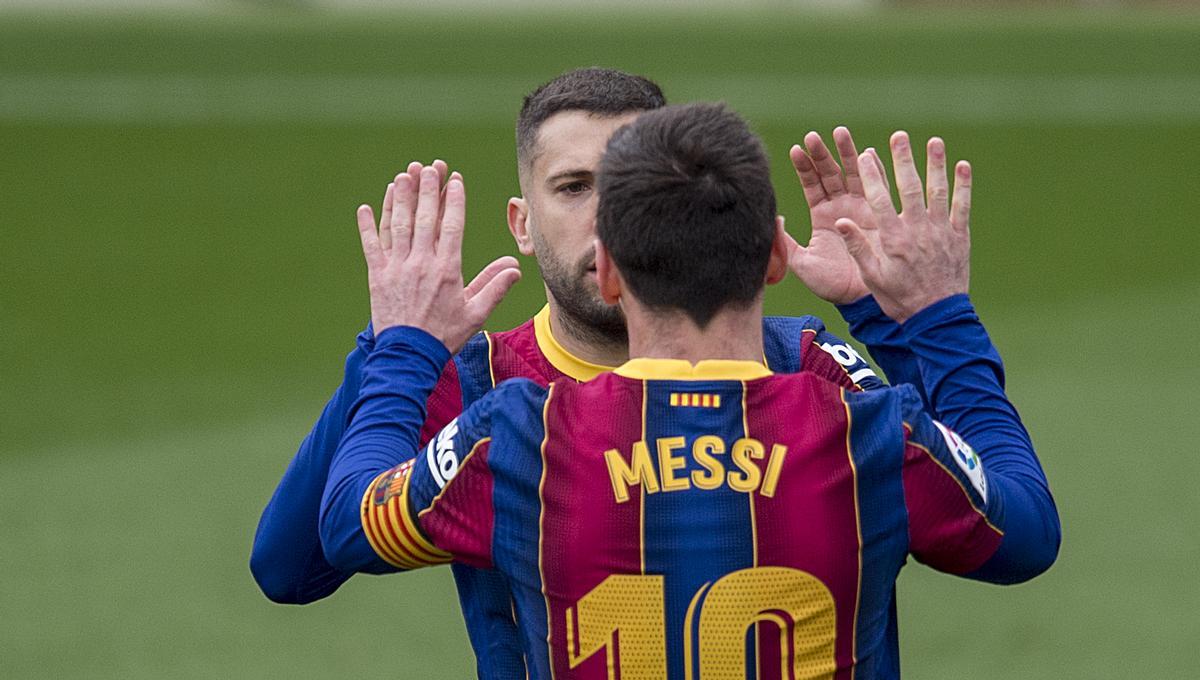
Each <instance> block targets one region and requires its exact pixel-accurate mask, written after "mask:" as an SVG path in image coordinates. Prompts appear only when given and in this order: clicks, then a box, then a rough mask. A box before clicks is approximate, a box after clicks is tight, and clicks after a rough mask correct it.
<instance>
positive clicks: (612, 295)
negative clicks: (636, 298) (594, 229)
mask: <svg viewBox="0 0 1200 680" xmlns="http://www.w3.org/2000/svg"><path fill="white" fill-rule="evenodd" d="M595 248H596V281H597V282H598V283H599V284H600V297H601V298H602V299H603V300H604V301H605V302H606V303H608V304H610V305H615V304H617V303H618V302H620V301H621V275H620V273H618V272H617V268H616V267H614V266H613V261H612V256H611V255H609V254H608V250H607V249H606V248H605V247H604V244H603V243H601V242H600V239H596V242H595Z"/></svg>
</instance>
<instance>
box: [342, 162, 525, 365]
mask: <svg viewBox="0 0 1200 680" xmlns="http://www.w3.org/2000/svg"><path fill="white" fill-rule="evenodd" d="M444 173H445V168H444V165H443V167H442V168H441V169H438V168H435V167H434V166H426V167H421V166H420V165H419V164H417V167H415V168H414V167H413V166H411V165H410V166H409V169H408V171H406V172H403V173H401V174H399V175H397V176H396V179H395V181H394V182H393V183H392V184H391V185H390V186H389V190H388V192H387V199H388V200H385V203H384V207H383V210H382V219H380V222H379V228H378V231H376V226H375V224H376V223H375V215H374V213H373V212H372V210H371V207H370V206H368V205H362V206H359V208H358V233H359V236H360V237H361V240H362V248H363V255H364V257H365V258H366V260H367V280H368V282H369V285H370V291H371V323H372V326H373V327H374V329H375V334H376V335H379V334H380V333H382V332H383V331H385V330H387V329H388V328H391V327H393V326H414V327H417V328H421V329H423V330H425V331H426V332H428V333H429V334H430V335H432V336H434V337H435V338H437V339H438V340H440V341H441V342H442V344H444V345H446V347H447V348H448V349H449V350H450V351H451V352H457V351H458V350H459V349H461V348H462V346H463V345H464V344H466V341H467V340H468V339H469V338H470V337H471V336H472V335H474V334H475V333H476V332H478V331H479V329H480V328H482V327H483V323H484V322H485V321H486V320H487V317H488V315H489V314H491V312H492V310H493V309H495V308H496V305H498V304H500V300H501V299H502V298H503V297H504V295H505V294H506V293H507V292H508V290H509V289H510V288H512V286H513V284H515V283H516V282H517V280H518V279H520V278H521V272H520V269H518V266H517V261H516V259H515V258H513V257H508V256H505V257H501V258H498V259H496V260H495V261H493V262H492V263H491V264H489V265H488V266H487V267H484V269H483V271H481V272H480V273H479V275H478V276H476V277H475V279H474V280H472V281H471V283H470V285H468V286H466V287H464V286H463V279H462V236H463V230H464V228H465V226H466V189H465V187H464V186H463V180H462V177H461V176H460V175H459V174H458V173H453V174H451V175H450V179H449V181H447V182H446V185H445V189H444V190H442V189H441V180H440V176H444ZM385 232H386V236H385Z"/></svg>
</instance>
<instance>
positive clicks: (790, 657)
mask: <svg viewBox="0 0 1200 680" xmlns="http://www.w3.org/2000/svg"><path fill="white" fill-rule="evenodd" d="M912 325H913V326H914V327H924V329H925V330H926V331H928V332H927V333H926V335H927V337H925V338H924V339H923V341H922V342H915V341H914V342H913V345H914V346H916V347H918V348H921V347H922V344H923V343H928V344H935V345H941V346H945V345H947V342H948V341H951V344H954V345H955V346H958V345H961V346H962V347H970V346H978V347H979V348H980V349H979V351H978V352H977V353H976V352H963V351H960V352H958V355H959V358H958V361H959V362H960V364H961V365H960V366H959V367H957V368H951V369H950V370H949V371H947V372H946V374H945V375H942V376H939V378H938V383H939V386H938V387H937V389H935V390H932V391H934V392H938V391H950V392H953V393H954V394H957V395H959V396H961V397H962V398H963V399H964V400H966V401H970V402H973V403H976V404H977V406H976V407H975V408H974V409H966V410H958V411H957V413H958V415H957V416H956V417H957V418H958V422H959V423H960V424H961V426H962V428H963V431H964V432H970V433H971V440H972V441H974V442H979V443H980V445H981V446H984V448H983V449H981V451H983V452H984V454H985V455H984V458H983V459H982V460H981V457H980V456H978V455H976V454H975V453H974V451H973V450H972V448H971V447H970V446H969V445H968V444H967V443H966V442H965V441H963V438H962V437H960V436H958V435H957V434H955V432H953V431H952V430H951V429H950V428H949V427H947V426H945V425H942V424H940V423H937V422H935V421H934V420H932V419H931V418H930V417H929V416H928V415H926V414H925V412H924V411H923V410H922V404H921V400H920V398H919V396H918V395H917V393H916V391H915V390H914V389H912V388H911V387H905V388H900V389H891V390H879V391H876V392H871V393H855V392H853V391H850V390H848V389H846V388H844V387H841V386H838V385H836V384H834V383H831V382H829V381H827V380H824V379H822V378H820V377H818V376H816V375H813V374H812V373H800V374H795V375H778V374H770V373H769V371H768V370H767V369H765V368H764V367H763V366H761V365H757V364H754V363H750V362H701V363H700V364H698V365H697V366H696V367H694V368H693V367H692V366H691V365H690V364H687V363H686V362H670V361H662V360H635V361H632V362H630V363H629V364H627V365H626V366H624V367H622V368H620V369H618V371H617V372H616V373H615V374H606V375H603V376H600V377H598V378H596V379H595V380H592V381H590V382H588V383H585V384H577V383H574V382H571V381H560V382H555V383H554V384H553V385H552V386H551V387H549V388H546V387H542V386H540V385H537V384H535V383H532V382H529V381H523V380H517V381H512V382H510V383H506V384H505V385H502V386H500V387H499V388H497V389H496V390H494V391H492V392H491V393H489V394H488V395H487V396H485V397H484V398H482V399H480V400H479V401H477V402H476V403H475V404H474V405H472V406H471V407H469V408H468V409H467V411H466V412H465V413H464V414H463V415H462V416H461V417H460V418H458V419H456V420H453V421H451V422H450V423H449V424H448V425H447V426H446V427H445V428H444V429H443V430H442V431H441V432H440V433H438V434H437V435H436V436H434V437H433V438H432V439H431V440H430V441H429V443H428V445H427V446H425V447H423V448H422V450H421V451H419V452H417V447H418V444H417V424H418V421H417V417H418V416H420V415H421V414H420V410H419V409H415V410H414V409H413V408H412V403H413V402H412V399H407V400H405V399H397V398H396V395H397V394H411V393H412V392H413V390H414V389H415V387H416V386H417V385H419V384H421V385H424V386H425V389H430V388H431V387H432V385H433V384H434V383H435V382H436V379H437V371H438V367H440V365H441V362H444V360H445V359H444V358H442V357H439V350H440V352H443V353H444V351H445V350H444V348H440V345H438V343H436V341H433V340H432V339H431V338H429V336H428V335H427V334H424V333H423V332H421V331H418V330H416V329H389V330H388V331H387V332H385V333H384V334H382V335H381V336H380V338H379V343H378V345H377V347H376V350H375V351H374V352H373V353H372V355H371V359H370V360H369V361H368V363H367V365H366V366H365V367H364V375H365V378H364V384H363V387H362V394H361V396H360V400H359V404H358V406H357V409H358V411H357V413H356V414H355V415H354V417H353V421H352V422H351V424H350V427H349V429H348V432H347V436H346V438H345V441H344V442H343V445H342V447H341V448H340V449H339V452H338V455H337V457H336V458H335V461H334V463H333V466H332V469H331V472H330V475H331V480H330V484H331V485H342V486H343V489H344V490H349V489H352V488H357V489H359V490H360V495H359V497H358V501H356V504H357V505H358V507H357V508H354V509H352V510H348V509H346V508H345V506H344V505H342V506H340V507H339V508H338V509H337V510H336V514H337V515H338V517H336V519H337V520H338V521H340V522H341V523H342V525H343V527H345V525H347V524H348V523H350V522H351V521H354V522H356V523H357V526H358V528H357V529H355V530H354V532H356V533H357V534H358V535H360V536H362V537H363V539H364V542H366V543H369V549H370V550H371V551H372V552H373V553H374V554H376V555H378V556H379V558H381V559H382V561H383V562H384V563H385V564H386V565H387V566H388V568H390V569H392V570H403V569H412V568H415V567H418V566H424V565H427V564H439V563H444V562H449V561H452V560H453V561H455V562H456V564H461V565H469V566H471V567H472V568H477V569H480V570H481V571H484V572H486V573H492V574H502V575H503V578H504V579H505V580H506V581H507V583H508V585H509V590H510V592H511V594H512V598H513V600H512V607H513V611H514V614H515V617H516V621H517V624H518V626H519V629H520V633H521V639H520V645H521V649H522V650H523V651H524V654H525V655H526V658H527V660H528V672H529V674H530V676H531V677H560V678H561V677H579V678H591V677H612V676H611V675H610V671H615V669H616V668H619V669H620V670H619V672H620V677H622V678H638V677H680V678H691V677H710V678H711V677H756V675H757V677H850V676H849V673H851V672H853V673H854V674H855V677H858V678H872V677H881V678H891V677H897V676H898V673H899V670H898V659H899V655H898V650H897V637H896V621H895V598H894V583H895V578H896V575H897V573H898V571H899V569H900V567H901V566H902V565H903V563H904V561H905V558H906V556H907V555H909V554H912V555H914V556H916V558H917V559H919V560H921V561H924V562H926V563H928V564H930V565H932V566H934V567H935V568H938V569H941V570H944V571H948V572H951V573H955V574H962V575H965V576H968V577H971V578H979V579H983V580H989V581H993V582H998V583H1009V582H1016V581H1020V580H1025V579H1028V578H1031V577H1033V576H1035V575H1036V574H1038V573H1040V572H1041V571H1043V570H1045V569H1046V568H1048V567H1049V565H1050V564H1051V563H1052V562H1053V560H1054V558H1055V556H1056V554H1057V549H1058V541H1059V529H1058V520H1057V514H1056V511H1055V510H1054V507H1053V500H1052V499H1051V497H1050V494H1049V490H1048V487H1047V486H1046V484H1045V478H1044V475H1043V474H1042V473H1041V469H1040V466H1039V465H1038V463H1037V459H1036V456H1035V455H1034V453H1033V450H1032V445H1031V444H1030V443H1029V441H1028V437H1027V435H1026V434H1025V433H1024V429H1023V428H1022V427H1021V426H1020V420H1019V418H1018V417H1017V416H1016V413H1015V410H1013V409H1011V404H1008V402H1007V400H1006V398H1004V396H1003V390H1002V389H1001V388H1000V387H999V384H998V382H997V381H998V380H999V379H1000V377H999V376H1000V375H1001V374H1000V373H997V372H995V371H994V370H993V369H994V368H995V366H993V365H991V364H990V362H987V361H983V360H981V358H980V357H983V356H985V354H987V353H988V352H994V348H992V349H986V351H985V348H991V345H990V341H988V340H987V338H986V333H984V332H983V330H982V327H981V326H979V325H978V322H977V319H976V318H975V317H974V314H973V310H971V309H970V307H969V304H968V303H966V302H965V298H964V299H963V301H961V303H959V304H958V308H957V309H955V308H954V303H950V304H949V305H948V306H946V307H944V308H942V309H938V310H934V311H933V312H931V313H929V314H927V315H926V318H922V319H918V318H917V317H914V323H913V324H912ZM964 327H965V328H966V329H967V332H966V333H964V332H962V329H963V328H964ZM956 329H957V330H956ZM955 334H957V335H955ZM910 340H911V338H910ZM958 341H961V343H960V342H958ZM921 351H923V352H924V351H925V350H924V349H922V350H921ZM928 353H929V354H930V355H931V356H932V355H933V354H934V353H933V352H928ZM973 385H980V386H982V387H980V388H978V389H976V388H975V387H973ZM406 422H407V423H408V424H407V425H405V423H406ZM397 423H399V424H398V425H397ZM406 428H407V429H406ZM406 452H407V453H406ZM414 453H415V454H416V457H415V458H414V457H413V456H414ZM389 459H390V460H393V461H397V460H399V461H403V462H402V463H401V464H400V465H399V466H395V467H391V468H390V469H389V467H388V466H387V465H385V462H386V461H387V460H389ZM985 462H986V463H987V465H988V472H986V473H985V472H984V464H985ZM381 473H382V474H381ZM329 510H330V512H331V517H333V514H332V513H334V509H333V508H332V507H331V508H329ZM327 549H330V548H329V546H327ZM341 552H342V550H341V549H340V548H339V547H338V546H336V545H335V546H332V549H331V554H333V555H339V554H340V553H341ZM352 552H353V551H352ZM852 669H853V671H852Z"/></svg>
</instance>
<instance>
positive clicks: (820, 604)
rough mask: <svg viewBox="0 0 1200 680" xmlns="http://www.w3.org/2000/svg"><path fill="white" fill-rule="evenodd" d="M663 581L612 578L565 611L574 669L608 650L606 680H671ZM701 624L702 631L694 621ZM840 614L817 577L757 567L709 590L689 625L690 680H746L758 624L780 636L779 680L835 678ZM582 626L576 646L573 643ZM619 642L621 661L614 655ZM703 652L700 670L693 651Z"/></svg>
mask: <svg viewBox="0 0 1200 680" xmlns="http://www.w3.org/2000/svg"><path fill="white" fill-rule="evenodd" d="M664 592H665V591H664V585H663V577H662V576H633V575H613V576H609V577H608V578H606V579H604V581H603V582H602V583H601V584H600V585H598V586H596V587H595V588H593V589H592V590H591V592H589V593H588V594H587V595H585V596H583V598H582V599H580V600H579V602H577V603H576V605H575V606H574V607H570V608H568V609H567V648H568V655H569V661H570V667H571V668H575V667H576V666H578V665H579V664H580V663H582V662H583V661H585V660H586V659H588V658H589V657H591V656H592V655H593V654H595V653H596V652H598V651H599V650H600V649H604V650H605V658H606V660H607V662H608V677H609V678H610V679H614V680H615V678H617V677H618V673H619V677H621V678H622V680H642V679H643V678H663V677H666V673H667V671H666V669H667V649H666V642H665V638H666V634H665V632H664V631H665V629H666V622H665V618H664V605H663V601H664ZM697 615H698V616H699V630H698V631H697V630H696V626H695V625H694V624H695V621H696V619H695V617H696V616H697ZM836 616H837V612H836V607H835V605H834V601H833V595H832V594H831V593H830V592H829V589H828V588H826V587H825V584H824V583H822V582H821V581H820V579H818V578H816V577H815V576H813V575H812V574H809V573H807V572H804V571H800V570H799V569H790V568H787V567H756V568H754V569H742V570H740V571H735V572H732V573H730V574H726V575H725V576H723V577H722V578H720V579H718V580H717V581H716V582H715V583H706V584H704V586H702V587H701V588H700V590H698V591H697V592H696V594H695V596H694V597H693V598H692V601H691V604H690V605H689V606H688V610H687V616H686V618H685V620H684V623H683V626H684V635H683V645H684V648H683V655H684V659H685V667H686V670H687V678H688V679H689V680H691V679H692V678H699V679H700V680H727V679H732V678H737V679H738V680H744V678H745V676H746V634H747V632H748V631H749V630H751V628H752V627H754V626H756V625H757V624H759V623H764V622H767V623H773V624H775V626H776V627H777V628H778V630H779V657H780V669H779V677H781V678H796V679H797V680H801V679H817V678H832V677H833V673H834V671H835V670H836V662H835V661H834V642H835V638H836V632H837V619H836ZM576 620H578V640H576V639H575V632H576ZM618 640H619V648H620V658H615V656H614V652H613V650H614V649H615V648H616V647H617V645H616V644H615V643H616V642H617V641H618ZM696 648H699V650H700V655H699V656H700V663H699V668H698V669H697V668H694V667H693V663H692V661H693V659H692V650H693V649H696Z"/></svg>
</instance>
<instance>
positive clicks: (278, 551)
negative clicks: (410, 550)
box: [250, 324, 375, 604]
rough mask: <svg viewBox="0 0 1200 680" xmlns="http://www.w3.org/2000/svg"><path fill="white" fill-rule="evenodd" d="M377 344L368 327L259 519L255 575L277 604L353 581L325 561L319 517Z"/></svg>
mask: <svg viewBox="0 0 1200 680" xmlns="http://www.w3.org/2000/svg"><path fill="white" fill-rule="evenodd" d="M374 345H375V334H374V331H373V330H372V329H371V326H370V324H368V325H367V328H366V330H364V331H363V332H362V333H359V335H358V340H357V344H356V346H355V348H354V351H352V352H350V354H349V355H348V356H347V357H346V371H345V376H344V377H343V378H342V384H341V385H339V386H338V388H337V391H335V392H334V393H333V397H332V398H330V400H329V403H327V404H326V405H325V409H324V410H323V411H322V412H321V417H320V418H319V419H317V422H316V424H315V425H313V428H312V431H311V432H309V433H308V436H307V437H305V438H304V441H303V442H301V444H300V448H299V450H297V451H296V455H295V456H294V457H293V458H292V462H291V463H290V464H289V465H288V467H287V470H286V471H285V472H284V473H283V478H282V479H281V480H279V485H278V486H277V487H275V493H274V494H272V495H271V500H270V501H269V502H268V503H267V507H266V508H265V509H264V510H263V513H262V517H261V518H260V519H259V521H258V530H257V531H256V532H255V534H254V547H253V549H252V550H251V553H250V572H251V573H252V574H253V575H254V580H255V581H256V582H257V583H258V587H259V588H261V589H262V591H263V593H264V594H265V595H266V596H267V597H268V598H270V599H271V600H273V601H275V602H279V603H281V604H306V603H308V602H313V601H315V600H319V599H321V598H323V597H326V596H328V595H330V594H332V593H333V592H334V591H335V590H337V589H338V587H339V586H340V585H342V583H344V582H345V581H346V579H348V578H349V577H350V574H348V573H345V572H342V571H339V570H337V569H334V568H333V566H332V565H331V564H329V562H328V561H327V560H326V559H325V553H324V552H323V551H322V549H321V539H320V536H319V535H318V533H317V517H318V513H319V512H320V509H321V494H322V493H323V492H324V490H325V479H326V476H327V474H328V472H329V462H330V461H331V460H332V459H333V454H334V451H336V450H337V445H338V442H339V441H341V438H342V433H343V432H344V431H345V429H346V418H347V414H348V413H349V411H350V406H351V404H353V403H354V400H355V399H356V398H357V397H358V385H359V379H360V371H361V368H362V363H363V361H365V360H366V358H367V354H368V353H370V351H371V349H372V348H373V347H374Z"/></svg>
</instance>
